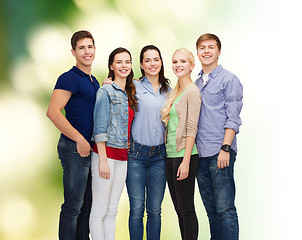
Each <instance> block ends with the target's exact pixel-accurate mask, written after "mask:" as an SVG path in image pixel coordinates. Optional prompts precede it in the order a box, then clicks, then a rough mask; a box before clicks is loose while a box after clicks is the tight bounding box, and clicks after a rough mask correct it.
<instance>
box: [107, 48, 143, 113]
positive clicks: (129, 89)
mask: <svg viewBox="0 0 302 240" xmlns="http://www.w3.org/2000/svg"><path fill="white" fill-rule="evenodd" d="M123 52H126V53H128V54H129V56H130V60H131V62H132V57H131V53H130V52H129V51H128V50H127V49H126V48H122V47H119V48H116V49H114V50H113V51H112V52H111V53H110V55H109V59H108V69H109V72H108V78H112V81H114V79H115V75H114V72H113V70H111V69H110V66H111V65H112V64H113V61H114V57H115V55H116V54H119V53H123ZM133 75H134V74H133V70H132V68H131V72H130V74H129V75H128V77H127V79H126V86H125V91H126V93H127V96H128V102H129V105H130V107H131V108H132V109H133V110H134V111H136V110H137V100H136V98H135V94H136V90H135V86H134V84H133Z"/></svg>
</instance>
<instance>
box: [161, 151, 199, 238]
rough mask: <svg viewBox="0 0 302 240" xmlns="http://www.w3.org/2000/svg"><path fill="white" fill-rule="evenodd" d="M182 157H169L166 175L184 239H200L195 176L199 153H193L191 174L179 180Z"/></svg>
mask: <svg viewBox="0 0 302 240" xmlns="http://www.w3.org/2000/svg"><path fill="white" fill-rule="evenodd" d="M182 159H183V158H182V157H178V158H167V160H166V175H167V182H168V187H169V191H170V195H171V199H172V201H173V205H174V208H175V211H176V213H177V216H178V223H179V228H180V232H181V238H182V239H183V240H197V239H198V220H197V216H196V212H195V205H194V190H195V176H196V170H197V168H198V165H199V158H198V154H196V155H192V156H191V160H190V169H189V175H188V177H187V178H186V179H184V180H180V181H179V180H177V176H176V175H177V170H178V168H179V165H180V164H181V162H182Z"/></svg>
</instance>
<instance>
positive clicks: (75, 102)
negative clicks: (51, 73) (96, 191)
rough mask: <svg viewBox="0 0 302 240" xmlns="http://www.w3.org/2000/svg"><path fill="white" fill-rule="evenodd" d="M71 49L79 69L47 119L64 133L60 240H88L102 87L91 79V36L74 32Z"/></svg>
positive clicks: (59, 86) (59, 89) (69, 75)
mask: <svg viewBox="0 0 302 240" xmlns="http://www.w3.org/2000/svg"><path fill="white" fill-rule="evenodd" d="M71 46H72V50H71V52H72V54H73V56H74V57H75V59H76V66H74V67H73V68H72V69H70V70H69V71H68V72H65V73H63V74H62V75H61V76H60V77H59V78H58V80H57V83H56V85H55V88H54V91H53V93H52V96H51V99H50V103H49V107H48V110H47V117H48V118H49V119H50V120H51V121H52V122H53V124H54V125H55V126H56V127H57V128H58V129H59V130H60V131H61V137H60V140H59V143H58V155H59V158H60V160H61V164H62V167H63V187H64V203H63V204H62V207H61V213H60V222H59V239H61V240H75V239H77V240H88V239H89V214H90V209H91V173H90V167H91V159H90V152H91V137H92V130H93V110H94V104H95V99H96V92H97V90H98V89H99V87H100V86H99V83H98V81H97V80H96V78H95V77H94V76H92V75H91V66H92V62H93V60H94V57H95V44H94V39H93V37H92V35H91V33H89V32H88V31H78V32H75V33H74V34H73V36H72V38H71ZM63 108H64V109H65V113H66V114H65V116H64V115H63V113H62V110H63Z"/></svg>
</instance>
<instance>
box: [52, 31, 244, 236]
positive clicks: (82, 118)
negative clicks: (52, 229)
mask: <svg viewBox="0 0 302 240" xmlns="http://www.w3.org/2000/svg"><path fill="white" fill-rule="evenodd" d="M71 45H72V50H71V51H72V54H73V56H74V57H75V59H76V66H74V67H73V68H72V69H71V70H69V71H68V72H66V73H64V74H62V75H61V76H60V77H59V78H58V80H57V83H56V85H55V88H54V91H53V94H52V97H51V100H50V103H49V107H48V111H47V116H48V117H49V118H50V120H51V121H52V122H53V123H54V125H55V126H56V127H57V128H58V129H59V130H60V131H61V132H62V134H61V137H60V139H59V142H58V155H59V158H60V160H61V164H62V168H63V187H64V203H63V204H62V207H61V213H60V222H59V239H61V240H64V239H65V240H66V239H67V240H72V239H77V240H80V239H81V240H87V239H89V234H91V238H92V240H101V239H102V240H114V239H115V219H116V215H117V210H118V204H119V200H120V197H121V194H122V191H123V188H124V185H125V184H126V187H127V192H128V196H129V202H130V212H129V222H128V224H129V235H130V239H131V240H142V239H143V235H144V224H143V217H144V212H145V210H146V213H147V223H146V236H147V239H148V240H157V239H160V233H161V204H162V201H163V198H164V193H165V187H166V183H167V184H168V188H169V191H170V195H171V199H172V201H173V204H174V208H175V211H176V213H177V216H178V222H179V229H180V233H181V238H182V239H183V240H195V239H198V220H197V216H196V212H195V206H194V189H195V178H196V179H197V182H198V186H199V191H200V195H201V198H202V201H203V203H204V206H205V209H206V211H207V215H208V218H209V223H210V232H211V239H212V240H229V239H234V240H235V239H238V238H239V227H238V217H237V211H236V207H235V203H234V202H235V183H234V176H233V170H234V162H235V159H236V152H237V147H236V134H237V133H238V132H239V126H240V125H241V119H240V116H239V114H240V111H241V108H242V85H241V83H240V81H239V79H238V78H237V77H236V75H234V74H232V73H231V72H229V71H227V70H225V69H224V68H223V67H222V66H221V65H218V58H219V55H220V51H221V43H220V40H219V38H218V37H217V36H216V35H214V34H209V33H207V34H203V35H201V36H200V37H199V38H198V40H197V42H196V48H197V55H198V58H199V61H200V63H201V66H202V70H201V72H200V74H199V76H198V79H197V80H196V81H195V83H194V82H193V81H192V78H191V72H192V70H193V68H194V66H195V62H194V56H193V54H192V53H191V52H190V51H189V50H187V49H184V48H181V49H178V50H176V51H175V52H174V54H173V56H172V69H173V72H174V74H175V75H176V77H177V78H178V80H177V83H176V86H175V88H174V89H173V90H172V89H171V87H170V86H169V83H170V81H169V79H168V78H166V77H165V74H164V65H163V60H162V56H161V53H160V50H159V49H158V48H157V47H156V46H154V45H147V46H145V47H144V48H142V50H141V53H140V69H141V74H142V76H141V78H140V79H133V78H134V76H133V71H132V57H131V54H130V52H129V51H128V50H127V49H125V48H117V49H115V50H114V51H113V52H111V54H110V56H109V59H108V70H109V73H108V78H107V79H106V80H104V82H105V83H106V84H103V86H102V87H100V85H99V83H98V81H97V80H96V78H95V77H94V76H93V75H92V74H91V67H92V62H93V60H94V57H95V43H94V39H93V37H92V35H91V33H89V32H88V31H78V32H75V33H74V34H73V36H72V38H71ZM63 109H65V115H63V113H62V110H63Z"/></svg>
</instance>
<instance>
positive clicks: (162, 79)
mask: <svg viewBox="0 0 302 240" xmlns="http://www.w3.org/2000/svg"><path fill="white" fill-rule="evenodd" d="M148 50H155V51H157V52H158V55H159V58H160V60H161V69H160V71H159V75H158V80H159V83H160V84H161V87H160V89H159V92H160V93H162V92H167V91H168V89H169V84H170V80H169V79H168V78H166V77H165V74H164V73H165V71H164V63H163V59H162V56H161V53H160V51H159V49H158V48H157V47H155V46H154V45H147V46H145V47H143V48H142V50H141V53H140V57H139V59H140V63H143V60H144V53H145V52H147V51H148ZM141 73H142V76H141V77H140V79H142V78H143V77H144V76H145V71H144V69H142V68H141Z"/></svg>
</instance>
